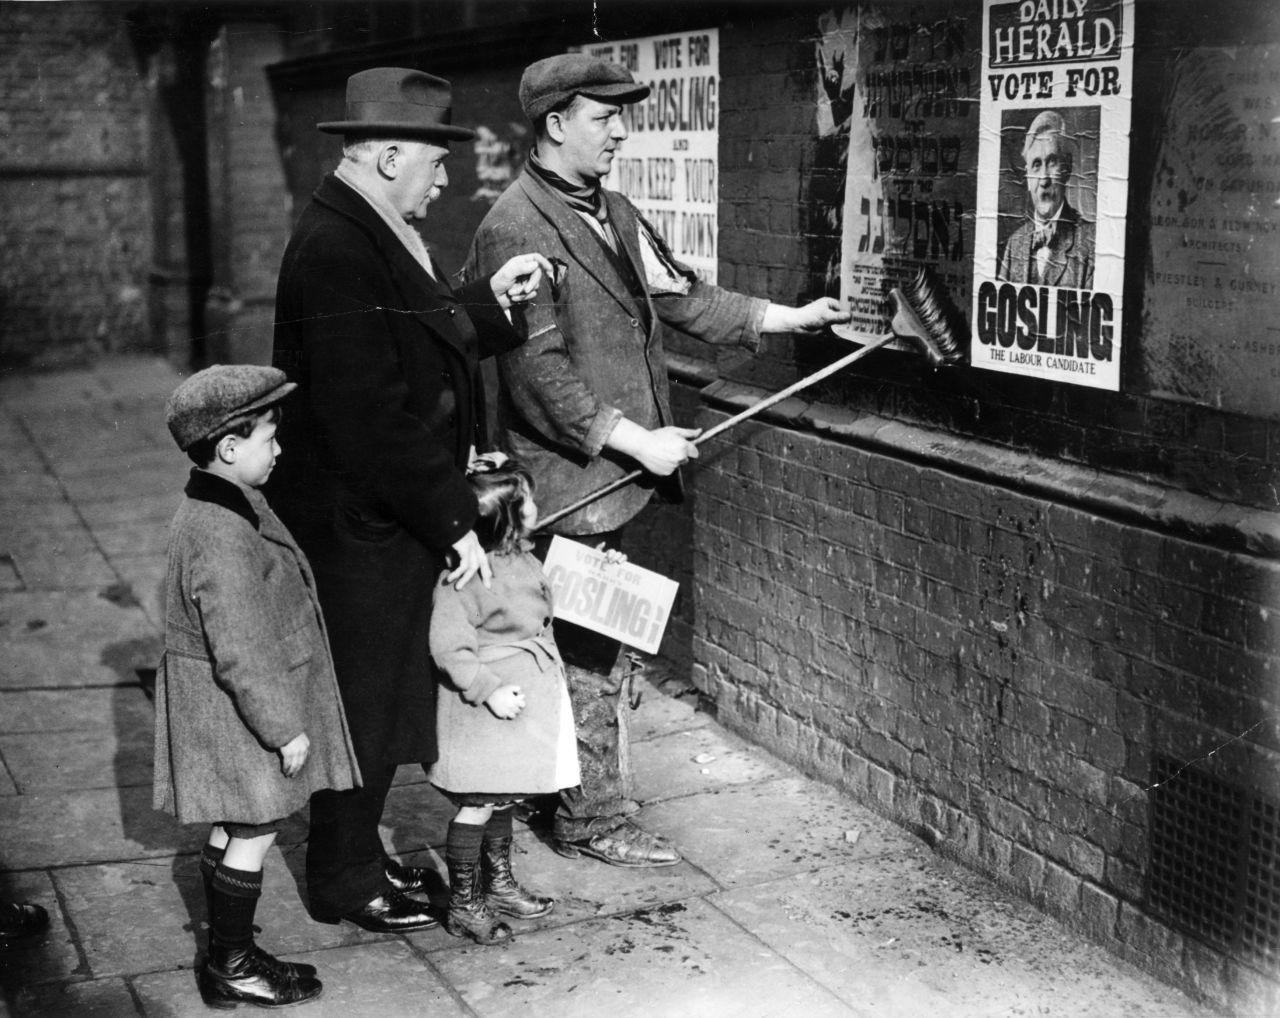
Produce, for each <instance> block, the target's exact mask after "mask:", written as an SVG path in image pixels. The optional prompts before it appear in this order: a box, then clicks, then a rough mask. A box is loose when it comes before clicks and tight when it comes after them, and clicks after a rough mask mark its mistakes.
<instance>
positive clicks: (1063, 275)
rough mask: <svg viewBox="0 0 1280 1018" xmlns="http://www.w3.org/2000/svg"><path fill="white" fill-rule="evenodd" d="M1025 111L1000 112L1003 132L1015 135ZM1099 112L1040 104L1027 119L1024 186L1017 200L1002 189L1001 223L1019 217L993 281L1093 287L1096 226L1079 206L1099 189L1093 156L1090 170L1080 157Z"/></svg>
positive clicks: (1022, 161) (1093, 136)
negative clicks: (1046, 107) (1043, 107)
mask: <svg viewBox="0 0 1280 1018" xmlns="http://www.w3.org/2000/svg"><path fill="white" fill-rule="evenodd" d="M1027 112H1028V111H1018V112H1013V113H1009V114H1006V115H1005V118H1004V122H1003V124H1002V127H1001V132H1002V134H1003V135H1004V137H1005V138H1011V137H1016V136H1017V135H1018V133H1019V131H1020V130H1021V126H1020V124H1019V123H1018V122H1017V121H1018V120H1021V119H1023V118H1025V117H1026V115H1027ZM1097 112H1098V111H1097V108H1096V107H1089V108H1086V109H1079V108H1077V109H1069V110H1063V111H1059V110H1042V111H1040V112H1039V113H1036V114H1035V115H1034V118H1033V119H1032V120H1031V123H1030V124H1028V125H1027V127H1026V130H1025V133H1023V135H1022V145H1021V149H1020V166H1019V173H1020V176H1021V179H1022V186H1023V188H1024V189H1025V190H1024V191H1023V192H1022V193H1021V194H1018V196H1017V198H1016V203H1015V202H1012V201H1009V200H1007V199H1010V198H1011V196H1012V194H1014V193H1015V192H1014V189H1013V188H1009V187H1002V189H1001V203H1000V218H1001V222H1002V223H1005V222H1011V221H1019V225H1018V226H1017V228H1016V229H1014V230H1013V233H1012V235H1011V236H1010V237H1009V239H1008V240H1007V241H1006V242H1005V244H1004V246H1003V248H1002V253H1001V255H1000V265H999V268H998V269H997V271H996V278H997V279H1001V280H1005V281H1007V282H1010V283H1031V284H1033V285H1037V286H1061V287H1068V288H1072V289H1085V290H1087V289H1092V287H1093V265H1094V226H1093V221H1092V220H1091V219H1090V218H1088V217H1087V215H1086V214H1085V213H1084V212H1082V211H1081V208H1080V205H1081V204H1083V203H1084V201H1087V202H1088V205H1089V206H1090V209H1089V211H1091V210H1092V209H1091V207H1092V206H1093V201H1092V200H1091V199H1094V198H1096V195H1097V169H1096V167H1097V161H1096V158H1095V159H1094V160H1093V161H1092V165H1093V167H1094V168H1093V169H1092V170H1091V171H1090V172H1088V173H1080V172H1078V167H1079V163H1078V159H1079V157H1080V154H1081V152H1080V150H1081V148H1082V147H1083V144H1082V143H1083V142H1084V141H1085V140H1086V139H1091V140H1092V141H1093V144H1094V146H1095V151H1096V142H1097V130H1096V123H1097ZM1090 113H1091V114H1092V117H1090V116H1089V114H1090ZM1068 118H1070V119H1068ZM1090 119H1091V120H1092V121H1093V123H1094V124H1095V129H1094V130H1093V132H1092V134H1090V133H1089V130H1088V126H1087V123H1086V121H1088V120H1090ZM1013 161H1014V162H1019V160H1013ZM1073 198H1074V199H1075V200H1074V202H1073V200H1072V199H1073Z"/></svg>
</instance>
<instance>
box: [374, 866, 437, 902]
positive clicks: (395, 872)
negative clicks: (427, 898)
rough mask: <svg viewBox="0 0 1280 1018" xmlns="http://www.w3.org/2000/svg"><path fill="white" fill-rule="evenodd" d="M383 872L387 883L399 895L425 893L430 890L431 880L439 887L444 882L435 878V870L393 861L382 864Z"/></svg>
mask: <svg viewBox="0 0 1280 1018" xmlns="http://www.w3.org/2000/svg"><path fill="white" fill-rule="evenodd" d="M383 870H384V871H385V872H386V874H387V882H388V883H390V884H391V886H392V887H394V888H395V889H396V890H397V891H399V892H400V893H401V894H410V893H413V892H415V891H426V890H428V889H429V888H430V886H431V884H432V881H433V879H434V881H435V883H437V884H439V885H441V886H443V884H444V881H443V880H441V879H439V878H438V877H437V875H436V872H435V870H429V869H426V868H425V867H422V866H405V865H403V864H402V863H399V862H397V861H396V860H395V859H387V861H386V862H385V863H384V864H383Z"/></svg>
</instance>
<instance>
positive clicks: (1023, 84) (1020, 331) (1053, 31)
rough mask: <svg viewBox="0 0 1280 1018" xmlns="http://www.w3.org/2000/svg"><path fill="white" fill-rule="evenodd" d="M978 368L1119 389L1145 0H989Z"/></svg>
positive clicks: (978, 240)
mask: <svg viewBox="0 0 1280 1018" xmlns="http://www.w3.org/2000/svg"><path fill="white" fill-rule="evenodd" d="M983 14H984V16H983V59H982V88H981V114H980V136H979V142H978V147H979V150H978V193H977V198H976V201H975V205H976V209H977V222H976V223H975V226H974V280H973V343H972V346H971V351H970V359H971V363H972V364H973V365H974V367H982V368H987V369H989V370H991V371H1004V372H1007V373H1009V374H1017V375H1027V376H1030V377H1034V378H1046V379H1050V380H1053V381H1058V382H1069V383H1071V384H1074V385H1085V386H1089V387H1091V388H1095V389H1109V390H1112V391H1118V390H1119V388H1120V347H1121V339H1122V337H1121V322H1122V320H1123V317H1122V311H1123V309H1122V301H1123V298H1124V285H1123V284H1124V234H1125V213H1126V201H1127V194H1128V176H1129V116H1130V108H1131V105H1132V82H1133V0H1015V2H996V0H985V9H984V12H983Z"/></svg>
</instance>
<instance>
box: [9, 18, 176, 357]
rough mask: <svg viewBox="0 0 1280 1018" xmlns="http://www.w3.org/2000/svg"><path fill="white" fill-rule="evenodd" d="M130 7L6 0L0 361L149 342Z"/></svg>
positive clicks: (138, 99) (140, 119)
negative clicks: (126, 12) (128, 26)
mask: <svg viewBox="0 0 1280 1018" xmlns="http://www.w3.org/2000/svg"><path fill="white" fill-rule="evenodd" d="M122 12H123V8H121V7H120V6H119V5H115V4H110V3H82V2H75V0H72V2H67V3H59V4H4V5H2V6H0V56H2V57H3V59H0V95H3V97H4V99H3V103H0V135H3V137H4V138H5V145H4V150H3V154H0V234H2V235H3V238H4V242H3V245H2V246H0V364H5V365H15V364H29V363H35V364H48V363H57V362H60V361H67V360H74V359H77V358H81V357H84V356H87V355H89V354H92V353H96V352H102V351H111V350H131V349H132V350H136V349H145V348H147V347H148V345H149V331H148V322H147V311H146V307H147V301H146V287H147V272H148V269H149V263H150V238H151V224H150V203H149V199H148V194H147V176H146V174H147V140H148V134H147V121H146V101H147V92H146V85H145V82H144V81H143V80H142V79H141V77H140V75H139V71H138V68H137V65H136V63H135V61H134V58H133V53H132V49H131V45H130V41H129V39H128V35H127V30H126V25H125V21H124V18H123V17H122Z"/></svg>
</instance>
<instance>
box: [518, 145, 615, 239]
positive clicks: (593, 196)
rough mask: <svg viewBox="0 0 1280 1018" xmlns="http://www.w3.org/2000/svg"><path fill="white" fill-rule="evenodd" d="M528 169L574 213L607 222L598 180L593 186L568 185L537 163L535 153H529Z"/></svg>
mask: <svg viewBox="0 0 1280 1018" xmlns="http://www.w3.org/2000/svg"><path fill="white" fill-rule="evenodd" d="M529 169H530V170H531V171H532V172H533V174H534V176H536V177H537V178H538V179H539V180H541V181H543V182H544V183H545V184H547V185H548V186H549V187H551V188H554V189H555V190H556V191H557V192H558V193H559V194H560V196H561V197H562V198H564V200H565V203H566V204H567V205H568V206H569V208H571V209H573V210H574V211H575V212H582V213H584V214H585V215H588V216H591V217H593V218H594V219H596V220H598V221H599V222H600V223H602V224H603V223H607V222H608V221H609V209H608V207H607V206H606V205H605V201H604V195H603V194H602V193H601V187H600V181H599V180H597V181H596V182H595V183H594V184H573V183H570V182H569V181H567V180H565V179H564V177H562V176H560V174H558V173H556V172H555V171H554V170H549V169H547V168H546V167H545V166H543V165H542V163H540V162H538V153H537V152H530V153H529Z"/></svg>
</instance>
